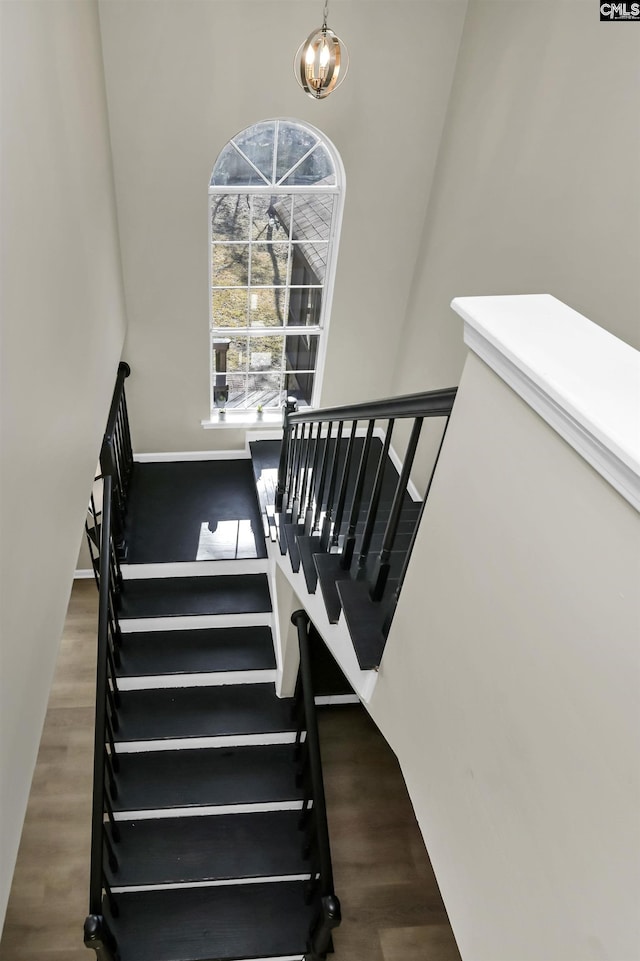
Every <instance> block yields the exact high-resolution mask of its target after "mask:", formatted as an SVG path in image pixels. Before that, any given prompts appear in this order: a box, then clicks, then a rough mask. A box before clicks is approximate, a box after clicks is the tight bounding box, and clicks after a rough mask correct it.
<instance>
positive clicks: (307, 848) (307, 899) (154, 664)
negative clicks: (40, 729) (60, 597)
mask: <svg viewBox="0 0 640 961" xmlns="http://www.w3.org/2000/svg"><path fill="white" fill-rule="evenodd" d="M122 380H124V378H122ZM118 411H119V412H120V413H119V414H117V417H118V418H119V419H120V429H118V430H114V431H113V432H112V436H113V437H119V438H120V441H119V442H118V444H115V443H111V444H109V443H107V445H106V448H103V458H102V460H103V466H102V469H103V471H104V477H103V482H104V493H103V496H102V497H101V498H100V500H99V501H98V500H97V499H93V500H92V505H91V510H90V515H89V521H88V524H87V535H88V542H89V546H90V549H91V553H92V558H93V561H94V570H95V573H96V580H97V583H98V587H99V590H100V601H101V604H100V625H99V634H100V637H99V651H98V692H97V708H96V751H95V769H94V787H95V794H94V817H93V838H92V876H91V893H90V914H89V917H88V918H87V921H86V923H85V944H86V945H87V946H88V947H91V948H93V949H94V950H95V951H96V954H97V956H98V958H99V959H100V961H239V959H266V958H270V959H279V961H284V959H287V961H293V959H295V961H299V959H302V958H308V959H313V961H315V959H319V958H324V957H326V952H327V950H331V948H332V942H331V930H332V929H333V928H334V927H335V926H336V925H337V924H338V923H339V920H340V914H339V904H338V902H337V899H335V896H334V895H333V881H332V876H331V867H330V858H329V860H328V861H327V858H328V857H329V854H328V852H329V848H328V835H327V828H326V812H325V811H324V800H323V798H324V795H323V790H322V783H321V779H322V775H321V771H320V769H319V747H318V738H317V726H316V720H315V706H314V699H313V692H312V688H311V684H312V682H311V676H310V660H309V658H310V655H309V653H308V650H307V653H306V655H305V656H306V657H307V660H308V664H307V676H306V680H305V679H304V677H303V674H304V671H301V676H300V679H299V682H298V686H297V690H296V696H295V697H291V698H278V697H277V696H276V693H275V677H276V660H275V652H274V643H273V637H272V630H271V623H272V603H271V596H270V590H269V582H268V578H267V574H266V570H267V563H268V562H267V561H266V560H265V559H263V557H264V554H265V553H266V551H265V545H264V536H263V534H262V525H261V521H260V517H259V513H258V505H257V500H256V494H255V487H254V483H253V477H252V474H251V469H250V467H249V465H248V462H245V463H244V464H237V465H235V466H233V467H232V468H231V470H230V471H229V472H227V474H228V475H230V480H229V477H227V480H228V483H229V485H230V487H229V490H225V488H224V485H222V486H220V485H219V486H218V487H216V478H215V474H216V470H217V468H218V466H219V465H213V466H212V465H208V467H206V465H205V468H206V470H205V473H207V474H208V476H209V507H208V510H209V515H205V516H211V513H212V508H211V503H212V501H213V502H215V509H214V512H215V513H216V517H217V516H218V514H219V513H220V516H223V515H224V518H225V519H224V521H222V522H221V523H218V521H217V520H216V519H213V520H212V521H210V523H209V525H208V528H210V527H214V528H215V529H216V530H218V528H220V529H221V530H222V532H223V535H224V536H223V541H222V542H221V541H220V540H219V539H218V541H215V537H211V538H207V537H204V541H205V542H206V543H205V546H207V545H208V546H207V550H209V552H210V553H211V551H212V550H214V549H215V550H217V551H218V556H219V557H221V558H222V559H220V560H215V559H212V560H207V561H205V562H204V563H200V562H197V563H196V564H189V563H184V562H181V558H180V555H181V551H182V550H183V548H184V549H187V548H185V545H184V544H183V543H182V542H181V536H180V535H179V534H178V535H176V537H175V538H173V537H172V538H171V539H169V540H168V541H167V543H164V544H163V543H162V542H161V539H158V540H157V543H156V544H155V546H154V549H153V551H152V552H151V553H149V542H150V541H151V542H153V539H154V536H156V537H157V532H156V535H154V533H153V531H154V528H157V527H158V518H159V517H162V518H163V523H162V524H161V526H162V528H163V530H164V531H165V532H166V531H167V530H170V529H171V524H172V523H176V524H177V523H178V521H181V522H182V524H183V526H184V527H185V528H189V527H190V526H191V527H192V525H190V523H189V517H190V516H191V515H193V516H196V517H200V516H202V515H201V514H199V513H198V512H199V511H200V510H201V506H200V505H198V504H196V506H195V507H194V506H193V499H192V500H191V507H190V508H189V507H188V506H185V507H184V508H183V507H181V503H180V502H181V499H182V500H184V498H187V499H189V498H191V496H192V495H191V492H193V491H194V490H195V491H196V498H195V499H196V501H197V488H198V477H199V475H200V474H202V472H203V466H202V464H195V465H193V464H192V465H184V464H182V465H174V464H171V465H146V464H136V465H133V461H132V458H131V456H130V454H129V453H128V451H127V449H126V445H127V444H128V441H127V440H126V436H127V431H126V430H125V429H124V421H125V417H126V406H125V401H124V392H123V391H122V390H121V396H120V400H119V405H118ZM109 433H110V432H109V430H108V431H107V438H108V437H109ZM129 451H130V445H129ZM110 460H111V463H109V461H110ZM185 472H186V476H187V480H189V476H190V482H188V483H187V484H185V485H183V486H182V487H181V486H180V483H179V481H181V480H184V477H183V476H182V475H183V474H184V473H185ZM212 478H213V481H212ZM212 487H213V492H212ZM114 488H115V489H114ZM212 493H213V497H212ZM168 500H172V501H173V507H172V512H171V518H169V519H168V518H167V516H166V514H164V513H158V510H160V511H161V512H162V511H164V510H166V504H167V501H168ZM126 501H128V503H129V507H128V510H125V509H124V505H125V502H126ZM150 502H151V503H152V504H155V510H151V511H150V512H149V516H148V518H146V519H145V516H144V512H145V510H146V509H148V505H149V503H150ZM143 505H144V506H143ZM229 515H235V516H236V518H237V522H236V524H235V530H236V534H235V535H234V536H235V540H234V539H233V538H232V539H231V540H233V548H232V546H231V542H230V540H229V536H228V535H229V530H228V528H229V525H231V527H233V524H234V521H233V519H232V517H231V516H229ZM248 517H249V518H251V522H250V523H249V529H250V531H251V534H250V536H249V535H248V534H247V531H246V530H244V534H243V537H242V538H240V537H239V533H238V532H239V531H240V530H241V526H242V522H244V521H246V519H247V518H248ZM256 517H257V523H256ZM140 518H142V521H140ZM147 524H148V525H149V527H148V529H147V531H148V533H149V532H150V533H149V536H146V535H145V533H144V530H143V529H144V528H145V526H146V525H147ZM225 525H227V527H226V528H225ZM245 527H246V525H245ZM112 528H113V531H114V532H115V535H116V536H115V538H114V537H112V536H110V532H111V529H112ZM208 528H207V531H206V532H205V534H206V533H211V532H210V531H209V530H208ZM225 530H226V532H227V533H226V534H225ZM192 535H193V531H192V530H191V531H190V532H189V531H187V533H185V534H184V535H183V538H182V539H187V540H189V541H190V546H189V548H188V549H189V550H191V551H192V552H193V536H192ZM117 538H120V541H119V544H118V541H117ZM251 539H252V543H249V540H251ZM201 540H202V537H201ZM213 542H215V543H214V547H213V548H212V546H211V545H212V543H213ZM125 545H126V548H125ZM118 547H119V549H118ZM232 549H233V550H234V551H235V557H234V559H226V558H227V557H228V555H229V553H230V552H231V551H232ZM125 550H126V555H127V563H122V562H121V561H120V559H119V555H123V554H124V553H125ZM215 550H214V553H215ZM249 553H253V557H248V556H247V555H248V554H249ZM176 554H177V555H178V559H177V560H176ZM238 555H240V557H239V558H238ZM192 556H193V553H192ZM159 564H162V565H164V570H163V571H162V573H163V575H165V576H155V575H156V574H157V572H158V570H159V566H158V565H159ZM167 575H171V576H167ZM299 620H300V623H299V625H298V630H299V633H301V635H302V636H301V647H302V648H304V649H307V641H308V635H307V621H306V617H305V616H304V613H303V612H299ZM314 752H315V753H314ZM316 755H317V756H316Z"/></svg>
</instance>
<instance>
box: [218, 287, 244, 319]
mask: <svg viewBox="0 0 640 961" xmlns="http://www.w3.org/2000/svg"><path fill="white" fill-rule="evenodd" d="M211 296H212V298H213V315H212V316H213V324H214V326H215V327H246V326H247V291H246V290H243V289H241V290H227V289H225V288H224V287H223V288H220V289H216V290H214V291H212V295H211Z"/></svg>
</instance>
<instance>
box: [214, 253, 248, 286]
mask: <svg viewBox="0 0 640 961" xmlns="http://www.w3.org/2000/svg"><path fill="white" fill-rule="evenodd" d="M212 256H213V286H214V287H246V285H247V284H248V283H249V245H248V244H214V245H213V253H212Z"/></svg>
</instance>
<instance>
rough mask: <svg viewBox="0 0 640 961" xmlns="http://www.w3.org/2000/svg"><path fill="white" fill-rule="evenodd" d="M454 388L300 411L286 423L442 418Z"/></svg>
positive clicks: (449, 403)
mask: <svg viewBox="0 0 640 961" xmlns="http://www.w3.org/2000/svg"><path fill="white" fill-rule="evenodd" d="M456 390H457V388H455V387H446V388H444V389H442V390H431V391H427V392H426V393H425V392H424V391H423V392H422V393H420V394H403V395H401V396H399V397H387V398H386V399H385V400H372V401H368V402H367V403H364V404H347V405H345V406H343V407H324V408H322V409H321V410H309V409H308V408H306V407H305V408H303V409H302V410H298V411H296V412H295V413H291V414H290V415H289V423H290V424H317V423H325V422H326V421H329V420H342V421H352V420H388V419H389V418H390V417H393V418H395V419H398V420H399V419H400V418H402V417H445V416H446V415H447V414H449V413H450V412H451V408H452V406H453V402H454V400H455V397H456Z"/></svg>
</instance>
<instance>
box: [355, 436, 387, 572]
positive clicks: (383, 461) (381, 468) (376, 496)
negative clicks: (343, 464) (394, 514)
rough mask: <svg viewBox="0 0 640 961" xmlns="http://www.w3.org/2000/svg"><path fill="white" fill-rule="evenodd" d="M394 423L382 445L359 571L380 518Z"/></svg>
mask: <svg viewBox="0 0 640 961" xmlns="http://www.w3.org/2000/svg"><path fill="white" fill-rule="evenodd" d="M393 425H394V421H393V420H390V421H389V423H388V424H387V432H386V435H385V438H384V444H383V445H382V453H381V454H380V460H379V461H378V467H377V470H376V478H375V481H374V482H373V491H372V493H371V500H370V501H369V510H368V513H367V520H366V522H365V525H364V533H363V535H362V541H361V543H360V553H359V555H358V570H359V571H364V568H365V566H366V563H367V557H368V555H369V548H370V546H371V538H372V537H373V528H374V526H375V523H376V518H377V516H378V508H379V506H380V497H381V496H382V484H383V481H384V473H385V470H386V467H387V457H388V456H389V447H390V446H391V434H392V433H393Z"/></svg>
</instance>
